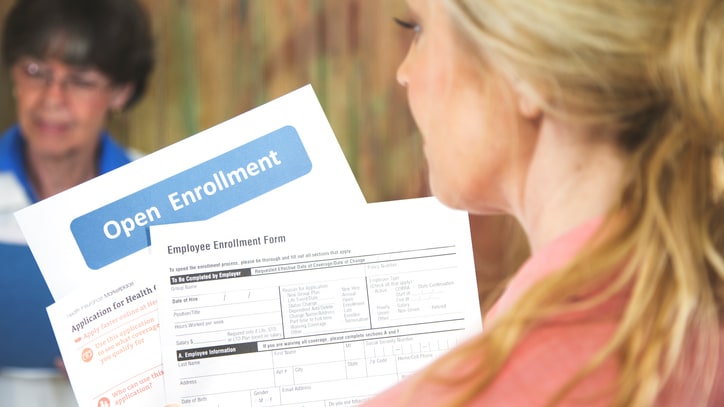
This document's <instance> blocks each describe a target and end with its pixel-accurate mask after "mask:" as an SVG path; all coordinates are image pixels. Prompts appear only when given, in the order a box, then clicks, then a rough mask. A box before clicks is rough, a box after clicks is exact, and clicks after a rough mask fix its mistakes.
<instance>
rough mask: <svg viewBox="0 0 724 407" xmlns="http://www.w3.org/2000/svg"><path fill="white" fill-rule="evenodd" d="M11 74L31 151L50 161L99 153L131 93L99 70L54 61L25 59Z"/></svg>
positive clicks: (19, 117) (19, 116)
mask: <svg viewBox="0 0 724 407" xmlns="http://www.w3.org/2000/svg"><path fill="white" fill-rule="evenodd" d="M11 73H12V79H13V83H14V96H15V101H16V108H17V116H18V122H19V124H20V128H21V129H22V132H23V135H24V137H25V141H26V143H27V146H28V149H29V152H30V153H31V154H34V155H36V156H42V157H47V158H62V157H64V156H70V155H72V154H74V153H75V152H77V151H80V150H88V149H94V148H95V147H96V145H97V142H98V139H99V134H100V132H101V131H102V129H103V127H104V126H105V122H106V117H107V115H108V112H109V110H110V109H120V108H122V107H123V104H124V103H125V100H126V98H127V97H128V95H126V93H130V92H128V91H127V90H124V88H119V87H115V86H113V85H112V84H111V82H110V80H109V79H108V78H107V77H106V76H105V75H104V74H103V73H102V72H100V71H98V70H96V69H92V68H82V67H75V66H70V65H67V64H65V63H63V62H60V61H58V60H53V59H50V60H44V59H38V58H32V57H23V58H20V59H19V60H18V61H17V62H16V63H15V64H14V65H13V66H12V70H11Z"/></svg>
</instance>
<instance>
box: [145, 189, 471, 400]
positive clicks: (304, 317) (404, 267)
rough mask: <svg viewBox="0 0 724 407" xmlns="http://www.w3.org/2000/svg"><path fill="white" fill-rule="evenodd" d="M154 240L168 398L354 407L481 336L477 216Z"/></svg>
mask: <svg viewBox="0 0 724 407" xmlns="http://www.w3.org/2000/svg"><path fill="white" fill-rule="evenodd" d="M151 244H152V250H151V251H152V255H153V257H154V261H155V263H156V265H157V267H158V268H159V271H161V270H163V271H164V272H163V274H161V273H159V274H158V275H159V276H160V275H162V277H161V280H160V281H157V286H158V287H159V307H158V308H159V318H160V321H161V324H160V327H161V337H162V349H163V351H162V359H163V365H164V370H165V378H164V380H165V387H166V395H167V402H177V403H181V404H182V405H184V406H186V405H188V406H202V405H204V406H254V407H262V406H307V407H314V406H318V407H322V406H324V407H332V406H354V405H357V404H359V403H361V402H362V401H364V400H365V399H366V398H368V397H370V396H372V395H374V394H376V393H378V392H379V391H381V390H383V389H384V388H386V387H389V386H391V385H393V384H395V383H396V382H398V381H399V380H401V379H403V378H404V377H406V376H408V375H410V374H412V373H414V372H415V371H417V370H419V369H420V368H421V367H422V366H424V365H426V364H428V363H429V362H431V361H432V360H433V359H435V358H436V357H438V356H439V355H440V354H442V353H443V352H445V351H447V350H448V349H450V348H452V347H453V346H455V345H456V344H457V343H458V342H459V341H461V339H462V338H464V337H467V336H469V335H472V334H474V333H477V332H479V331H480V330H481V329H482V324H481V317H480V310H479V305H478V297H477V286H476V279H475V268H474V262H473V254H472V248H471V241H470V231H469V223H468V216H467V213H465V212H462V211H455V210H452V209H449V208H445V207H443V206H442V205H441V204H440V203H439V202H438V201H437V200H436V199H434V198H419V199H411V200H401V201H391V202H381V203H373V204H368V205H366V206H363V207H354V208H348V209H345V212H339V213H335V212H327V213H324V214H321V215H312V214H304V215H303V216H296V217H291V216H289V215H287V216H286V217H282V216H281V215H279V216H277V217H263V218H257V219H255V220H254V221H253V222H252V221H250V220H249V219H246V220H244V221H239V222H236V223H234V222H233V221H231V220H227V221H226V222H224V223H223V224H220V223H218V222H212V221H209V222H196V223H186V224H175V225H163V226H158V227H156V226H154V227H152V228H151Z"/></svg>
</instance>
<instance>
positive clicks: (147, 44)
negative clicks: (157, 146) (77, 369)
mask: <svg viewBox="0 0 724 407" xmlns="http://www.w3.org/2000/svg"><path fill="white" fill-rule="evenodd" d="M3 29H4V33H3V43H2V57H3V62H4V63H5V64H6V66H7V68H8V69H9V71H10V73H11V77H12V81H13V95H14V98H15V102H16V110H17V118H18V123H17V124H16V125H14V126H13V127H11V128H10V129H8V130H7V131H6V132H5V133H4V134H3V135H2V137H1V138H0V191H2V192H1V193H0V258H1V259H2V266H1V267H0V292H1V293H2V295H0V309H2V310H3V312H2V313H0V325H1V326H3V334H2V335H1V339H0V340H1V341H2V343H0V405H2V406H23V407H27V406H43V407H47V406H55V405H75V402H74V401H73V397H72V394H71V393H70V387H69V385H68V383H67V380H66V378H65V377H63V375H62V369H61V370H60V371H59V370H58V369H57V368H56V367H55V366H54V365H58V364H60V365H61V367H62V362H60V359H59V355H60V352H59V350H58V347H57V345H56V342H55V338H54V336H53V332H52V330H51V327H50V323H49V321H48V317H47V314H46V312H45V307H46V306H48V305H50V304H51V303H52V297H51V295H50V292H49V291H48V288H47V286H46V285H45V283H44V281H43V278H42V275H41V273H40V271H39V270H38V268H37V265H36V264H35V262H34V260H33V258H32V255H31V253H30V250H29V249H28V247H27V246H26V245H25V243H24V240H23V238H22V235H21V233H20V231H19V229H18V227H17V225H16V224H15V221H14V219H13V213H14V212H15V211H17V210H19V209H21V208H23V207H25V206H27V205H30V204H32V203H34V202H37V201H39V200H41V199H44V198H47V197H49V196H52V195H54V194H57V193H59V192H61V191H63V190H65V189H68V188H70V187H73V186H75V185H77V184H79V183H81V182H84V181H86V180H89V179H91V178H93V177H95V176H97V175H100V174H103V173H105V172H108V171H110V170H112V169H114V168H117V167H119V166H121V165H123V164H126V163H128V162H129V161H130V160H131V156H129V154H128V153H127V152H126V151H125V150H124V149H123V148H121V147H120V146H119V145H118V144H116V143H115V142H114V141H113V140H112V139H111V137H110V135H109V134H108V133H107V132H106V131H105V124H106V120H107V118H108V116H109V114H111V113H112V112H120V111H122V110H123V109H125V108H127V107H129V106H131V105H132V104H133V103H134V102H135V101H137V100H138V99H139V98H140V97H141V96H142V95H143V93H144V90H145V86H146V80H147V77H148V75H149V73H150V71H151V68H152V65H153V56H152V53H153V50H152V40H151V34H150V33H151V30H150V26H149V20H148V17H147V15H146V12H145V10H144V9H143V8H142V7H141V6H140V5H139V4H138V3H136V2H135V1H131V0H18V1H17V2H16V4H15V5H14V7H13V9H12V10H11V11H10V13H9V14H8V16H7V19H6V21H5V24H4V28H3ZM38 221H42V220H40V219H39V220H38Z"/></svg>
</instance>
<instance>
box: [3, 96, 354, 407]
mask: <svg viewBox="0 0 724 407" xmlns="http://www.w3.org/2000/svg"><path fill="white" fill-rule="evenodd" d="M364 204H365V201H364V197H363V195H362V192H361V191H360V189H359V186H358V185H357V182H356V180H355V178H354V176H353V174H352V171H351V169H350V168H349V165H348V164H347V160H346V159H345V157H344V154H343V152H342V150H341V148H340V146H339V144H338V143H337V140H336V138H335V136H334V134H333V132H332V129H331V128H330V126H329V123H328V121H327V119H326V117H325V115H324V112H323V111H322V108H321V106H320V105H319V102H318V100H317V98H316V95H315V94H314V91H313V90H312V88H311V86H309V85H308V86H305V87H303V88H300V89H298V90H296V91H293V92H291V93H289V94H287V95H285V96H282V97H280V98H278V99H276V100H274V101H271V102H269V103H267V104H264V105H262V106H260V107H258V108H256V109H253V110H251V111H249V112H247V113H244V114H242V115H239V116H237V117H235V118H233V119H231V120H228V121H226V122H224V123H222V124H219V125H217V126H214V127H212V128H210V129H208V130H205V131H203V132H201V133H198V134H197V135H194V136H192V137H189V138H187V139H184V140H182V141H180V142H178V143H176V144H173V145H171V146H169V147H166V148H164V149H161V150H159V151H157V152H154V153H152V154H149V155H147V156H145V157H142V158H140V159H138V160H136V161H134V162H132V163H130V164H128V165H126V166H123V167H121V168H118V169H116V170H114V171H112V172H110V173H107V174H105V175H103V176H100V177H97V178H95V179H92V180H90V181H88V182H86V183H83V184H81V185H78V186H77V187H74V188H72V189H70V190H68V191H65V192H63V193H61V194H58V195H56V196H53V197H51V198H49V199H46V200H43V201H41V202H38V203H36V204H34V205H32V206H30V207H28V208H25V209H23V210H20V211H18V212H17V213H16V214H15V217H16V219H17V221H18V224H19V226H20V228H21V229H22V231H23V234H24V235H25V237H26V239H27V242H28V245H29V246H30V249H31V251H32V252H33V255H34V257H35V259H36V261H37V263H38V265H39V267H40V270H41V272H42V274H43V278H44V279H45V281H46V283H47V284H48V287H49V289H50V292H51V294H52V295H53V297H54V299H55V300H56V303H55V304H54V305H52V306H50V307H49V308H48V314H49V316H50V319H51V323H52V325H53V329H54V331H55V334H56V338H57V340H58V344H59V346H60V350H61V353H62V356H63V359H64V361H65V364H66V366H67V368H68V373H69V377H70V380H71V384H72V386H73V390H74V392H75V395H76V398H77V400H78V402H79V404H80V405H81V406H83V407H85V406H91V407H98V406H105V405H121V404H122V405H126V406H158V405H161V403H162V402H163V382H162V378H163V367H162V365H161V356H160V355H161V353H160V337H159V330H158V327H159V321H158V320H157V309H156V307H157V302H156V296H157V294H156V291H157V288H156V287H155V285H154V284H155V279H154V278H153V274H154V273H155V270H154V269H153V268H152V267H151V261H150V249H149V247H150V239H149V227H150V226H152V225H160V224H169V223H175V222H188V221H201V220H206V219H217V220H220V221H221V222H224V221H225V220H231V219H234V220H239V219H244V218H254V217H256V216H260V215H261V214H268V213H282V212H290V211H293V212H295V213H299V214H303V213H305V212H307V211H311V210H319V207H325V206H326V205H329V206H336V205H338V206H349V207H354V206H361V205H364Z"/></svg>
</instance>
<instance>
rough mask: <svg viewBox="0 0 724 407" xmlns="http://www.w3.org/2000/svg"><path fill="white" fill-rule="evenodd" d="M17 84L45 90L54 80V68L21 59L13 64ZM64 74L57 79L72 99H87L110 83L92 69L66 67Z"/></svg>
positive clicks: (27, 87)
mask: <svg viewBox="0 0 724 407" xmlns="http://www.w3.org/2000/svg"><path fill="white" fill-rule="evenodd" d="M15 67H16V69H17V72H18V74H17V75H16V76H15V78H16V80H17V85H18V86H19V87H22V88H26V89H31V90H46V89H47V88H48V87H50V86H51V85H52V84H53V83H54V82H55V81H56V74H55V73H54V69H53V68H51V67H50V65H49V64H46V63H43V62H40V61H37V60H34V59H21V60H20V61H18V63H16V64H15ZM66 72H67V73H66V74H65V75H64V76H63V77H62V78H60V79H57V81H58V84H59V85H60V87H61V89H63V91H64V92H65V94H66V95H67V96H68V97H70V98H73V99H74V100H87V99H91V98H94V97H96V96H98V95H99V94H100V93H102V92H103V91H105V90H107V89H109V88H110V87H111V85H112V83H111V82H110V81H109V80H108V79H106V77H105V75H103V74H102V73H101V72H99V71H97V70H94V69H78V68H73V67H70V68H67V70H66Z"/></svg>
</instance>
